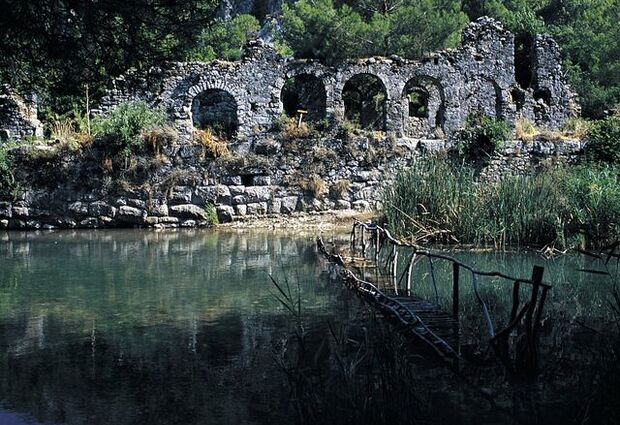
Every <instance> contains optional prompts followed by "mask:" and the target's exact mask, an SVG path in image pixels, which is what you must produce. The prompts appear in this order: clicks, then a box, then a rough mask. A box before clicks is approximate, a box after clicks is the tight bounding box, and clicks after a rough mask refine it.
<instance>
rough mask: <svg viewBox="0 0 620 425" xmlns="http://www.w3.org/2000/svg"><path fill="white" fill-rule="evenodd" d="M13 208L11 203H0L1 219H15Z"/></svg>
mask: <svg viewBox="0 0 620 425" xmlns="http://www.w3.org/2000/svg"><path fill="white" fill-rule="evenodd" d="M12 207H13V206H12V205H11V203H10V202H0V218H11V217H13V208H12Z"/></svg>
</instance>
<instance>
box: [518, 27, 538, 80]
mask: <svg viewBox="0 0 620 425" xmlns="http://www.w3.org/2000/svg"><path fill="white" fill-rule="evenodd" d="M533 46H534V39H533V38H532V36H531V35H527V34H521V35H518V36H516V37H515V80H516V81H517V83H518V84H519V85H520V86H521V87H522V88H524V89H527V88H530V87H531V86H532V80H533V78H534V69H533V68H534V57H533V56H534V52H533V51H532V48H533Z"/></svg>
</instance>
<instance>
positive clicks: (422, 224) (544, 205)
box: [384, 161, 620, 248]
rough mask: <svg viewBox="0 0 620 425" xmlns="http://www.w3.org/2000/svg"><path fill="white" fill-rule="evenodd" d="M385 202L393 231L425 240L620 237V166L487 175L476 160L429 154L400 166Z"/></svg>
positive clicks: (562, 241) (548, 241) (562, 243)
mask: <svg viewBox="0 0 620 425" xmlns="http://www.w3.org/2000/svg"><path fill="white" fill-rule="evenodd" d="M384 205H385V209H384V214H385V218H386V221H387V223H388V225H389V226H390V228H391V229H392V231H394V232H395V233H396V234H397V235H399V236H401V237H407V238H411V239H417V240H419V241H423V242H439V243H455V242H456V243H462V244H475V245H480V246H483V245H493V246H495V247H507V246H523V245H534V246H544V245H553V246H556V247H558V248H566V247H569V246H573V245H580V246H593V247H596V246H602V245H605V244H606V243H609V242H611V241H613V240H615V239H617V238H619V237H620V179H619V177H618V170H617V169H615V168H598V167H597V168H585V167H573V168H561V169H555V170H547V171H543V172H540V173H538V174H536V175H525V176H510V177H505V178H503V179H501V180H499V181H496V182H488V181H480V182H479V181H477V179H476V177H475V174H474V171H473V170H472V169H471V168H468V167H465V166H453V165H451V164H449V163H448V162H441V161H430V162H423V163H419V164H417V165H415V166H414V167H412V168H410V169H407V170H404V171H401V172H399V173H398V174H397V176H396V178H395V181H394V183H393V184H392V185H391V187H389V188H387V190H386V191H385V197H384Z"/></svg>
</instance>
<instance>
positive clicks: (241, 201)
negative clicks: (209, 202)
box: [232, 195, 248, 205]
mask: <svg viewBox="0 0 620 425" xmlns="http://www.w3.org/2000/svg"><path fill="white" fill-rule="evenodd" d="M247 203H248V198H247V197H246V196H244V195H239V196H235V197H234V198H232V204H233V205H239V204H247Z"/></svg>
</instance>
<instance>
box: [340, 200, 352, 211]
mask: <svg viewBox="0 0 620 425" xmlns="http://www.w3.org/2000/svg"><path fill="white" fill-rule="evenodd" d="M336 209H338V210H350V209H351V203H350V202H349V201H345V200H344V199H339V200H337V201H336Z"/></svg>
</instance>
